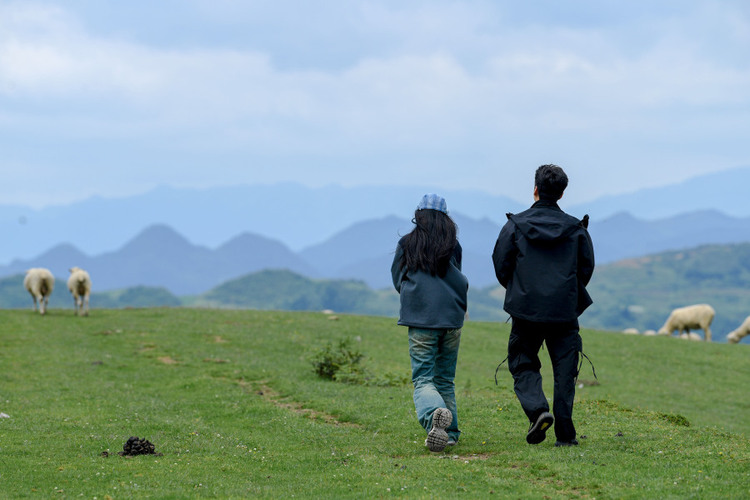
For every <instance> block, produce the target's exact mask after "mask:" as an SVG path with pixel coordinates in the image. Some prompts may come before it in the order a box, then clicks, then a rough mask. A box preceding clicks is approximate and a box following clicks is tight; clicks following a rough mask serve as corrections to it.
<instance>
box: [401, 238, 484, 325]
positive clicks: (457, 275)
mask: <svg viewBox="0 0 750 500" xmlns="http://www.w3.org/2000/svg"><path fill="white" fill-rule="evenodd" d="M402 240H403V238H402ZM461 253H462V250H461V245H460V244H456V249H455V250H454V251H453V256H452V257H451V259H450V263H449V265H448V271H447V272H446V274H445V276H444V277H442V278H441V277H440V276H433V275H431V274H430V273H427V272H424V271H409V270H408V269H401V258H402V256H403V254H404V250H403V248H402V247H401V240H399V242H398V246H397V247H396V255H395V256H394V257H393V264H392V265H391V277H392V279H393V286H394V287H396V291H397V292H398V293H399V294H400V295H401V310H400V311H399V319H398V324H399V325H404V326H412V327H416V328H430V329H448V330H451V329H456V328H461V327H462V326H463V324H464V316H465V315H466V294H467V292H468V290H469V281H468V280H467V279H466V276H464V275H463V273H461Z"/></svg>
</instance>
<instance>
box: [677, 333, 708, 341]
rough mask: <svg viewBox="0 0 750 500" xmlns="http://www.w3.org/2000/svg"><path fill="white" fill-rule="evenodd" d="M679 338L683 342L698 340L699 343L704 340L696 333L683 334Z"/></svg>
mask: <svg viewBox="0 0 750 500" xmlns="http://www.w3.org/2000/svg"><path fill="white" fill-rule="evenodd" d="M678 338H681V339H682V340H697V341H699V342H700V341H702V340H703V338H702V337H701V336H700V335H698V334H697V333H695V332H688V333H681V334H680V336H679V337H678Z"/></svg>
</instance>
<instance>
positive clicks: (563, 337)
mask: <svg viewBox="0 0 750 500" xmlns="http://www.w3.org/2000/svg"><path fill="white" fill-rule="evenodd" d="M578 332H579V328H578V320H574V321H571V322H566V323H535V322H532V321H525V320H522V319H518V318H513V326H512V328H511V331H510V339H508V368H509V369H510V373H511V375H513V389H514V390H515V392H516V396H518V401H519V402H520V403H521V407H522V408H523V411H524V412H525V413H526V416H527V417H528V418H529V420H530V421H532V422H534V421H536V419H537V417H539V415H540V414H541V413H542V412H545V411H549V403H548V402H547V398H546V396H545V395H544V391H543V390H542V375H541V373H540V372H539V370H540V369H541V367H542V364H541V362H540V361H539V349H540V348H541V347H542V342H546V344H547V351H548V352H549V358H550V361H551V362H552V373H553V375H554V382H555V385H554V396H553V405H552V413H553V415H554V416H555V436H556V437H557V439H558V440H559V441H570V440H572V439H575V437H576V429H575V426H574V425H573V399H574V398H575V392H576V386H575V382H576V377H577V376H578V353H579V352H581V350H582V341H581V336H580V334H579V333H578Z"/></svg>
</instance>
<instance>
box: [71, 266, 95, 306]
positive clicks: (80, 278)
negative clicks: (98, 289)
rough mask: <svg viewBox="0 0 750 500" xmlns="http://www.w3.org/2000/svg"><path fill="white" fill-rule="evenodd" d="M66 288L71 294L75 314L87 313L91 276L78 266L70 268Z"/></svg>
mask: <svg viewBox="0 0 750 500" xmlns="http://www.w3.org/2000/svg"><path fill="white" fill-rule="evenodd" d="M68 290H70V293H72V294H73V303H74V307H75V311H76V314H77V315H81V316H88V315H89V297H90V296H91V277H90V276H89V273H87V272H86V271H84V270H83V269H81V268H80V267H71V268H70V277H69V278H68Z"/></svg>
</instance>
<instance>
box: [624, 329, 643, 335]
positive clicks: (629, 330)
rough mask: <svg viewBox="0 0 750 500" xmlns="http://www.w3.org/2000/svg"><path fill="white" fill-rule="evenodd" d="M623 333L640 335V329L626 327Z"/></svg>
mask: <svg viewBox="0 0 750 500" xmlns="http://www.w3.org/2000/svg"><path fill="white" fill-rule="evenodd" d="M622 333H624V334H626V335H638V334H639V333H640V332H639V331H638V328H626V329H624V330H623V331H622Z"/></svg>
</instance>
